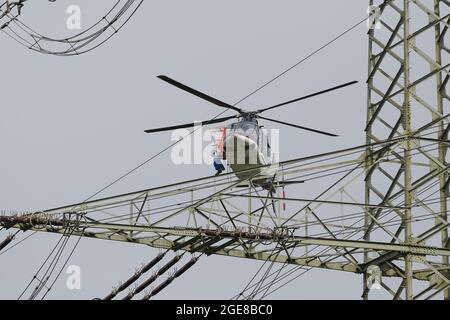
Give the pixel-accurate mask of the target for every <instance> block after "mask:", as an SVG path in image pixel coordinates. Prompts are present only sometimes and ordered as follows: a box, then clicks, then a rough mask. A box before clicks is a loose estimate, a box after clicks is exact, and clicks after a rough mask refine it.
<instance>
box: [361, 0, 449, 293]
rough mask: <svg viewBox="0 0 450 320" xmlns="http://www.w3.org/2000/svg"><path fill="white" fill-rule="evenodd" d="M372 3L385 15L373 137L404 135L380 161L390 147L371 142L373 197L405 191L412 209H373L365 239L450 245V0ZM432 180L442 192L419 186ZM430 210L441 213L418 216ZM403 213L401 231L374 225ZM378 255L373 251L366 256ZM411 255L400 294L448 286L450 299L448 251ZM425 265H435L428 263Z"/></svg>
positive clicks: (388, 257) (374, 46) (376, 66)
mask: <svg viewBox="0 0 450 320" xmlns="http://www.w3.org/2000/svg"><path fill="white" fill-rule="evenodd" d="M369 4H370V6H371V8H372V13H373V17H376V19H375V20H377V21H371V22H373V24H372V26H371V29H370V31H369V77H368V80H367V83H368V106H367V108H368V109H367V110H368V111H367V125H366V137H367V143H368V144H371V143H374V142H377V141H381V140H389V139H393V138H398V137H403V138H404V142H403V144H402V145H401V146H400V147H399V148H398V149H397V150H395V152H394V153H393V156H392V157H391V158H389V159H387V160H384V161H381V162H378V164H377V165H375V166H373V165H372V164H373V163H374V161H376V160H377V159H379V158H380V157H381V156H382V155H381V153H382V152H383V151H381V153H380V149H376V148H373V147H369V148H367V155H368V157H367V159H368V160H367V162H366V168H367V170H366V180H365V181H366V187H365V189H366V191H365V194H366V195H365V197H366V203H370V202H377V201H382V203H384V204H389V203H390V202H391V199H393V198H394V197H397V196H398V195H399V193H403V197H404V207H405V209H403V210H393V211H392V212H391V213H388V214H387V213H385V212H382V211H381V210H379V209H373V208H370V209H367V210H366V219H365V221H366V232H365V236H364V238H365V240H366V241H369V240H370V241H376V240H379V239H381V238H383V239H386V236H388V237H389V238H390V239H391V240H390V242H391V243H405V244H408V245H415V244H421V245H425V244H426V245H431V244H433V245H436V246H442V247H443V248H448V247H449V238H448V231H449V226H448V222H447V206H448V197H449V183H450V179H449V174H448V173H449V172H448V170H449V166H448V161H447V150H448V142H446V141H447V140H448V131H449V129H450V126H449V121H448V120H449V118H448V117H447V115H448V113H449V111H450V97H449V91H448V87H449V85H448V83H449V78H450V68H449V65H450V34H449V32H448V29H449V27H450V1H447V0H430V1H425V0H394V1H392V0H389V1H373V0H371V1H370V2H369ZM419 138H420V139H419ZM424 186H427V188H429V189H428V190H435V192H433V193H432V194H431V195H430V194H429V192H418V190H419V188H423V187H424ZM431 198H432V199H433V200H434V201H433V202H431V203H430V201H429V200H430V199H431ZM425 213H426V214H432V215H433V217H434V219H433V220H432V221H430V222H428V223H423V222H420V223H416V222H415V221H416V218H417V217H419V216H421V215H423V214H425ZM395 216H397V217H401V219H402V224H401V225H400V226H399V227H398V228H397V229H396V230H393V231H390V230H388V229H384V228H378V229H377V230H376V231H375V230H374V226H375V225H383V224H384V225H385V224H386V223H387V221H389V219H391V218H392V217H395ZM373 259H375V258H374V257H371V256H370V255H369V253H368V252H366V254H365V261H366V262H367V263H370V261H371V260H373ZM376 259H377V260H376V261H377V262H378V263H379V262H381V261H382V262H383V263H384V264H382V265H381V266H383V265H384V266H388V265H389V264H390V263H391V261H392V259H393V256H392V254H391V253H386V254H385V255H384V256H380V257H377V258H376ZM403 260H404V261H403V263H402V265H401V266H398V267H397V268H398V269H399V270H398V271H399V272H400V273H401V274H402V279H403V280H401V281H400V282H399V283H397V284H396V287H397V289H389V290H388V291H389V292H391V293H392V294H393V296H394V298H398V297H400V296H402V295H403V294H404V297H405V298H406V299H415V298H421V297H423V296H424V295H426V294H427V295H430V296H429V297H434V296H437V295H438V294H439V293H441V292H443V294H444V298H445V299H449V298H450V289H449V284H450V280H449V279H450V278H449V270H448V268H449V259H448V257H441V258H440V259H436V260H433V261H426V260H425V259H424V258H423V257H422V256H420V255H414V254H412V253H409V254H406V255H405V256H404V259H403ZM439 260H440V261H439ZM378 265H379V264H378ZM424 265H425V268H426V270H427V271H426V270H424V269H420V268H423V266H424ZM423 272H428V275H427V276H426V278H427V279H428V280H429V283H428V284H427V285H425V286H424V284H423V282H422V283H418V281H416V280H414V278H415V275H418V274H420V273H423ZM364 285H365V287H366V286H367V285H366V283H364ZM365 292H366V293H367V292H368V290H365ZM364 297H365V298H367V294H366V295H365V296H364Z"/></svg>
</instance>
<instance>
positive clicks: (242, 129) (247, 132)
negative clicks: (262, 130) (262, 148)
mask: <svg viewBox="0 0 450 320" xmlns="http://www.w3.org/2000/svg"><path fill="white" fill-rule="evenodd" d="M230 132H233V133H234V134H239V135H242V136H245V137H247V138H249V139H251V140H252V141H253V142H255V143H258V136H259V126H258V124H257V123H255V122H247V121H243V122H238V123H233V124H232V125H231V126H230Z"/></svg>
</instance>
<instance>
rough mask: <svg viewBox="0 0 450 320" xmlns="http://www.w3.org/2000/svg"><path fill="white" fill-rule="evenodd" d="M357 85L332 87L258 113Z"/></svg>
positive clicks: (352, 82)
mask: <svg viewBox="0 0 450 320" xmlns="http://www.w3.org/2000/svg"><path fill="white" fill-rule="evenodd" d="M355 83H358V81H351V82H347V83H344V84H341V85H339V86H336V87H332V88H329V89H325V90H322V91H319V92H315V93H312V94H308V95H307V96H303V97H301V98H298V99H294V100H290V101H287V102H283V103H280V104H276V105H274V106H271V107H268V108H264V109H260V110H258V113H262V112H264V111H268V110H272V109H275V108H279V107H282V106H285V105H287V104H291V103H294V102H298V101H302V100H306V99H309V98H312V97H316V96H319V95H321V94H324V93H328V92H331V91H335V90H338V89H342V88H345V87H348V86H351V85H353V84H355Z"/></svg>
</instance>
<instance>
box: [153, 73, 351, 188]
mask: <svg viewBox="0 0 450 320" xmlns="http://www.w3.org/2000/svg"><path fill="white" fill-rule="evenodd" d="M158 78H159V79H160V80H162V81H165V82H167V83H169V84H171V85H173V86H175V87H177V88H178V89H181V90H183V91H185V92H188V93H190V94H192V95H194V96H197V97H198V98H201V99H203V100H206V101H208V102H210V103H212V104H214V105H216V106H219V107H222V108H226V109H229V110H232V111H235V112H236V114H235V115H232V116H227V117H221V118H213V119H211V120H206V121H202V122H201V123H199V122H196V123H195V124H194V123H188V124H181V125H176V126H170V127H161V128H155V129H148V130H145V132H146V133H156V132H162V131H169V130H176V129H182V128H193V127H195V126H198V125H199V124H201V125H202V126H203V125H212V124H217V123H223V122H226V121H229V120H235V121H234V122H233V123H231V124H229V125H227V126H226V127H225V128H221V132H222V134H221V137H220V141H219V142H218V144H217V145H218V148H217V150H215V151H214V161H213V165H214V168H215V169H216V171H217V174H216V175H219V174H221V173H222V171H224V170H225V164H224V163H226V166H229V167H230V168H231V170H232V171H233V172H234V174H235V175H236V176H237V178H238V179H239V180H241V181H247V180H251V182H252V183H253V184H254V185H256V186H260V187H262V188H263V189H266V190H269V191H270V192H273V191H274V188H275V186H280V184H281V185H286V184H293V183H302V182H303V181H290V182H287V181H275V178H276V174H277V167H276V166H273V164H275V163H274V157H273V154H272V151H271V146H270V141H269V139H268V137H267V133H266V132H265V130H262V126H261V125H260V124H259V122H258V120H265V121H270V122H274V123H277V124H281V125H285V126H290V127H294V128H297V129H300V130H305V131H310V132H314V133H317V134H322V135H326V136H330V137H337V136H338V135H336V134H333V133H330V132H326V131H321V130H317V129H313V128H309V127H305V126H300V125H296V124H293V123H288V122H284V121H280V120H276V119H272V118H268V117H264V116H262V115H261V114H262V113H264V112H266V111H269V110H273V109H276V108H280V107H282V106H286V105H288V104H291V103H295V102H299V101H302V100H306V99H309V98H312V97H315V96H319V95H322V94H325V93H328V92H331V91H335V90H338V89H342V88H344V87H348V86H351V85H353V84H356V83H357V82H358V81H350V82H347V83H344V84H341V85H338V86H335V87H331V88H328V89H325V90H321V91H318V92H315V93H312V94H308V95H306V96H303V97H300V98H297V99H294V100H290V101H286V102H283V103H279V104H276V105H273V106H270V107H266V108H262V109H257V110H254V111H247V110H244V109H241V108H238V107H237V106H236V105H231V104H228V103H226V102H223V101H221V100H218V99H216V98H214V97H211V96H209V95H207V94H205V93H203V92H200V91H198V90H196V89H193V88H191V87H189V86H187V85H185V84H183V83H181V82H178V81H176V80H174V79H172V78H170V77H168V76H165V75H160V76H158ZM246 186H248V185H246Z"/></svg>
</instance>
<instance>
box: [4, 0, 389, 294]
mask: <svg viewBox="0 0 450 320" xmlns="http://www.w3.org/2000/svg"><path fill="white" fill-rule="evenodd" d="M32 2H33V3H32V4H30V6H29V7H28V8H27V5H26V6H25V8H24V9H25V11H24V15H23V21H24V22H28V23H29V24H30V25H32V26H34V27H35V28H36V29H38V30H39V31H41V32H42V33H44V34H49V35H57V36H60V35H64V34H65V32H66V31H67V30H66V29H65V19H66V18H67V16H66V14H65V8H66V7H67V5H69V4H79V5H80V6H81V9H82V23H83V26H84V27H86V26H88V25H90V24H91V23H92V22H94V21H95V20H96V19H98V18H99V17H101V16H102V15H103V14H104V13H105V12H106V11H107V10H108V9H109V7H110V6H111V4H112V2H113V1H106V0H98V1H86V0H84V1H83V0H70V1H62V0H58V1H57V2H56V3H50V2H47V1H32ZM366 10H367V1H361V0H346V1H333V0H323V1H299V0H278V1H274V0H245V1H242V0H228V1H211V0H192V1H184V0H164V1H154V0H147V1H145V3H144V4H143V6H142V7H141V9H140V10H139V12H138V13H137V14H136V15H135V17H134V18H133V19H132V20H131V21H130V23H129V24H128V25H127V26H126V27H125V28H124V29H122V30H121V32H120V33H119V34H118V35H117V36H116V37H115V38H113V39H112V40H111V41H110V42H108V43H107V44H105V45H104V46H102V47H100V48H98V49H97V50H95V51H93V52H91V53H88V54H86V55H83V56H79V57H68V58H61V57H54V56H46V55H40V54H37V53H34V52H31V51H28V50H26V49H25V48H23V47H21V46H19V45H17V44H16V43H15V42H13V41H12V40H10V39H9V38H7V37H6V36H5V35H3V34H0V48H1V51H0V52H1V53H0V57H1V69H0V88H1V93H2V94H1V108H0V150H1V159H0V164H1V166H0V209H5V210H43V209H46V208H52V207H57V206H61V205H66V204H71V203H76V202H79V201H82V200H83V199H85V198H86V197H88V196H90V195H91V194H93V193H95V192H96V191H98V190H99V189H101V188H102V187H103V186H105V185H107V184H108V183H109V182H111V181H112V180H114V179H115V178H117V177H118V176H120V175H121V174H122V173H124V172H126V171H127V170H129V169H131V168H133V167H134V166H136V165H137V164H139V163H140V162H142V161H143V160H145V159H146V158H148V157H149V156H151V155H153V154H155V153H156V152H158V151H159V150H161V149H162V148H164V147H166V146H167V145H168V144H169V143H170V133H162V134H158V135H151V136H149V135H146V134H144V133H143V130H144V129H146V128H152V127H158V126H163V125H172V124H177V123H185V122H190V121H195V120H200V119H208V118H212V117H213V116H215V115H217V113H218V112H219V111H221V110H220V109H218V108H215V107H214V106H212V105H210V104H208V103H206V102H203V101H201V100H199V99H196V98H195V97H191V96H189V95H187V94H185V93H183V92H181V91H179V90H176V89H175V88H173V87H171V86H168V85H167V84H165V83H163V82H162V81H160V80H158V79H156V76H157V75H159V74H166V75H169V76H172V77H174V78H176V79H178V80H180V81H182V82H185V83H188V84H190V85H192V86H194V87H195V88H198V89H201V90H203V91H205V92H207V93H210V94H211V95H213V96H215V97H217V98H219V99H222V100H225V101H228V102H229V103H234V102H236V101H238V100H239V99H241V98H242V97H244V96H246V95H247V94H248V93H250V92H251V91H253V90H254V89H255V88H257V87H258V86H259V85H261V84H262V83H264V82H266V81H268V80H270V79H271V78H272V77H273V76H275V75H277V74H278V73H280V72H281V71H282V70H284V69H286V68H287V67H288V66H290V65H292V64H293V63H295V62H297V61H298V60H299V59H300V58H302V57H304V56H306V55H307V54H309V53H310V52H311V51H313V50H315V49H317V48H318V47H320V46H321V45H323V44H324V43H325V42H327V41H329V40H331V39H332V38H333V37H334V36H336V35H337V34H338V33H340V32H342V31H344V30H345V29H347V28H348V27H350V26H351V25H353V24H355V23H356V22H357V21H359V20H361V19H362V18H363V17H364V15H365V14H366ZM366 32H367V28H366V25H365V24H363V25H361V26H360V27H358V28H357V29H356V30H354V31H352V32H351V33H350V34H348V35H346V36H345V37H344V38H342V39H341V40H339V41H338V42H337V43H335V44H333V45H332V46H330V47H329V48H327V49H326V50H325V51H323V52H321V53H320V54H317V55H315V56H314V57H313V58H312V59H310V60H308V62H307V63H305V64H302V65H301V66H300V67H298V68H296V69H294V70H292V71H291V72H290V73H288V74H287V75H286V76H284V77H282V78H281V79H279V80H278V81H276V82H275V83H273V84H272V85H270V86H268V87H267V88H265V89H264V90H263V91H261V92H260V93H258V94H256V95H255V96H253V97H251V98H250V99H248V100H247V101H245V103H243V104H242V107H244V108H248V109H256V108H258V107H261V106H268V105H271V104H274V103H278V102H281V101H285V100H289V99H293V98H296V97H299V96H301V95H303V94H307V93H310V92H314V91H317V90H320V89H324V88H327V87H330V86H334V85H337V84H340V83H343V82H347V81H351V80H359V81H360V83H359V84H358V85H356V86H353V87H350V88H346V89H345V90H342V91H340V92H339V93H333V94H329V95H325V96H321V97H319V98H316V99H311V100H309V101H308V102H307V103H304V104H302V105H301V106H299V107H298V108H296V107H290V108H289V109H288V110H285V112H282V111H280V112H275V113H274V115H276V117H277V119H280V120H285V121H287V120H289V121H292V122H295V123H298V124H302V125H306V126H310V127H316V128H319V129H323V130H328V131H331V132H337V133H339V134H340V137H339V138H336V139H330V138H327V137H322V136H318V135H314V134H310V133H304V132H299V131H297V130H295V129H290V128H285V127H283V128H280V129H281V133H280V136H281V146H280V149H281V159H289V158H296V157H301V156H305V155H309V154H315V153H319V152H322V151H326V150H331V149H338V148H341V147H346V146H353V145H358V144H362V143H364V132H363V128H364V122H365V114H366V112H365V111H366V87H365V78H366V76H367V42H368V41H367V35H366ZM210 174H213V170H212V168H211V167H209V166H206V165H204V166H175V165H173V164H172V162H171V160H170V152H169V153H165V154H163V155H162V156H160V157H158V158H157V159H155V160H154V161H152V162H151V163H150V164H149V165H147V166H145V167H144V168H142V169H141V170H139V171H138V172H136V173H135V174H133V175H131V176H129V177H127V179H125V180H124V181H121V182H120V183H119V184H117V185H115V186H114V187H112V188H110V189H108V190H107V191H106V192H104V193H103V194H102V196H106V195H114V194H120V193H125V192H130V191H134V190H139V189H143V188H147V187H153V186H158V185H164V184H168V183H171V182H176V181H182V180H184V179H190V178H195V177H200V176H206V175H210ZM317 191H319V190H317ZM6 235H7V232H5V231H1V232H0V239H2V238H4V237H5V236H6ZM19 239H20V238H19ZM58 239H59V237H58V236H56V235H53V234H37V235H35V236H33V237H32V238H31V239H30V240H29V241H26V242H24V243H23V244H21V245H20V246H17V248H15V249H14V250H11V251H8V252H7V253H5V254H3V255H0V283H1V287H0V298H3V299H15V298H17V296H18V294H19V293H20V292H21V291H22V290H23V289H24V287H25V286H26V284H27V283H28V281H29V280H30V279H31V277H32V275H33V274H34V272H36V270H37V268H38V267H39V266H40V265H41V263H42V262H43V258H44V256H45V255H47V254H48V253H49V250H51V248H52V247H53V246H54V244H55V243H56V241H57V240H58ZM156 253H157V250H154V249H152V248H148V247H144V246H136V245H131V244H121V243H113V242H102V241H100V240H89V239H82V240H81V243H80V245H79V247H78V248H77V251H76V253H75V255H74V256H73V258H72V260H71V264H77V265H79V266H80V267H81V269H82V290H79V291H76V290H75V291H69V290H67V289H66V287H65V277H66V276H65V275H63V276H62V277H61V280H60V281H59V282H58V283H57V285H56V287H55V289H54V290H53V291H52V292H51V294H50V295H49V297H50V298H65V299H80V298H81V299H91V298H94V297H98V296H104V295H105V294H106V293H107V292H108V291H109V290H110V289H111V287H112V286H113V285H115V284H117V282H118V281H120V280H125V279H127V277H128V276H129V275H130V274H132V273H133V272H134V268H135V267H136V266H137V265H139V264H140V263H141V262H147V261H149V260H150V259H151V258H152V257H153V256H154V255H155V254H156ZM259 266H260V262H255V261H246V260H240V259H236V258H225V257H207V258H203V259H202V260H201V261H200V262H199V263H198V264H197V265H196V266H195V267H194V268H192V269H191V270H190V271H189V272H188V273H187V274H185V275H184V276H183V277H182V278H180V279H178V280H177V281H174V282H173V284H172V285H171V286H170V287H169V288H168V289H167V290H165V291H164V292H163V293H161V295H160V296H159V298H167V299H168V298H172V299H182V298H189V299H220V298H222V299H227V298H230V297H231V296H233V295H234V294H236V293H238V292H239V290H240V289H242V287H243V286H244V285H245V284H246V283H247V282H248V281H249V280H250V278H251V276H252V275H253V274H254V272H255V271H256V270H257V268H258V267H259ZM361 288H362V280H361V277H360V276H357V275H354V274H346V273H337V272H330V271H321V270H313V271H311V272H309V273H308V274H307V275H306V276H304V277H301V278H299V279H298V280H297V281H295V282H294V283H292V284H290V285H289V286H287V287H285V288H284V289H283V290H280V291H279V292H277V293H276V294H274V295H273V296H272V298H278V299H299V298H306V299H312V298H343V299H347V298H348V299H350V298H351V299H358V298H359V297H360V295H361ZM373 297H375V298H376V297H384V296H383V293H382V292H379V293H378V292H375V293H374V294H373Z"/></svg>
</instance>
